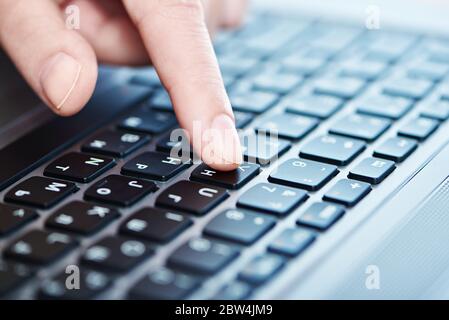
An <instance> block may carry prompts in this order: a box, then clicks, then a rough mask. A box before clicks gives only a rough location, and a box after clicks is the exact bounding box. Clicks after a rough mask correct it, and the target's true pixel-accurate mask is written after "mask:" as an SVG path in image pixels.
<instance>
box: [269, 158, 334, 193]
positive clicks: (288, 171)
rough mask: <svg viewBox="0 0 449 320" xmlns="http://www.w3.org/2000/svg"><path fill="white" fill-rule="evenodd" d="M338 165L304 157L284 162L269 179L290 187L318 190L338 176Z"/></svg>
mask: <svg viewBox="0 0 449 320" xmlns="http://www.w3.org/2000/svg"><path fill="white" fill-rule="evenodd" d="M337 173H338V169H337V167H336V166H333V165H329V164H324V163H319V162H315V161H310V160H303V159H290V160H287V161H285V162H283V163H282V164H281V165H280V166H279V167H277V168H276V169H275V170H273V172H272V173H271V174H270V176H269V177H268V181H270V182H273V183H279V184H283V185H286V186H290V187H296V188H304V189H306V190H312V191H313V190H318V189H320V188H321V187H323V186H324V185H325V184H326V183H327V182H328V181H329V180H330V179H332V178H333V177H334V176H336V175H337Z"/></svg>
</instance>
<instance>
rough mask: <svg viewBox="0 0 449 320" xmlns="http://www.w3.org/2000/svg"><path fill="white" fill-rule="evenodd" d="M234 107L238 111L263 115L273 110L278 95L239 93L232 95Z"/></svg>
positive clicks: (254, 92)
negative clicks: (270, 109)
mask: <svg viewBox="0 0 449 320" xmlns="http://www.w3.org/2000/svg"><path fill="white" fill-rule="evenodd" d="M230 99H231V104H232V107H233V108H234V109H235V110H237V111H245V112H252V113H262V112H265V111H267V110H268V109H269V108H271V107H272V106H273V105H274V104H275V103H276V101H277V100H278V95H277V94H273V93H268V92H256V91H252V92H238V93H231V95H230Z"/></svg>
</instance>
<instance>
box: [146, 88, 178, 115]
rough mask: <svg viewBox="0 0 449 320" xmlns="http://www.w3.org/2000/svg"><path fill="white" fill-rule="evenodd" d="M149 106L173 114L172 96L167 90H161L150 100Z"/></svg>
mask: <svg viewBox="0 0 449 320" xmlns="http://www.w3.org/2000/svg"><path fill="white" fill-rule="evenodd" d="M147 105H148V106H150V107H151V108H153V109H155V110H160V111H168V112H173V105H172V103H171V99H170V96H169V95H168V92H167V91H165V90H159V91H157V92H156V93H155V94H153V95H152V96H151V98H149V99H148V102H147Z"/></svg>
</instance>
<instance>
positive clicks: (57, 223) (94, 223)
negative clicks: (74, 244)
mask: <svg viewBox="0 0 449 320" xmlns="http://www.w3.org/2000/svg"><path fill="white" fill-rule="evenodd" d="M119 216H120V213H119V212H118V211H117V210H115V209H113V208H109V207H103V206H97V205H92V204H89V203H85V202H82V201H73V202H70V203H68V204H66V205H65V206H63V207H61V208H59V209H58V210H57V211H56V212H55V213H53V214H52V215H51V216H50V217H49V218H48V219H47V221H46V223H45V225H46V226H47V227H49V228H55V229H59V230H62V231H65V232H73V233H77V234H81V235H91V234H93V233H95V232H97V231H99V230H101V229H103V228H104V227H106V226H107V225H108V224H110V223H111V222H112V221H114V220H115V219H117V218H118V217H119Z"/></svg>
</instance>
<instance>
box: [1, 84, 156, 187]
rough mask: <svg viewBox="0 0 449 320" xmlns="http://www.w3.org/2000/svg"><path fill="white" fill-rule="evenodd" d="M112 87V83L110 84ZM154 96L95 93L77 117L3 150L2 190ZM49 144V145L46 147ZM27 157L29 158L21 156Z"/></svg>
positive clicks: (122, 87)
mask: <svg viewBox="0 0 449 320" xmlns="http://www.w3.org/2000/svg"><path fill="white" fill-rule="evenodd" d="M106 82H108V83H109V84H111V82H110V81H106ZM150 92H151V89H148V88H146V87H143V86H135V85H129V84H123V83H121V84H119V85H114V86H113V87H112V88H110V89H107V90H106V91H104V90H103V91H102V92H98V93H95V94H94V95H93V97H92V99H90V101H89V103H88V105H87V106H86V107H85V108H84V109H83V110H82V111H81V112H79V113H78V114H77V115H76V116H73V117H55V118H53V120H51V121H48V122H46V123H45V124H44V125H42V126H40V127H39V128H37V129H35V130H32V131H30V132H29V133H27V134H25V135H24V136H23V137H21V138H19V139H17V140H15V141H14V142H13V143H11V144H9V145H8V146H6V147H4V148H3V149H1V150H0V159H2V162H3V163H7V164H8V165H3V166H1V167H0V189H1V190H3V189H5V188H6V187H7V186H9V185H11V184H12V183H14V182H16V181H17V180H19V179H20V178H22V177H24V176H25V175H26V174H27V173H29V172H31V171H32V170H33V169H36V168H37V167H38V166H40V165H41V164H43V163H45V162H46V161H48V159H49V157H54V156H56V155H57V154H59V153H60V152H62V151H63V150H65V149H66V148H67V147H69V146H71V145H72V144H74V143H76V142H78V141H79V140H80V139H81V138H84V137H85V136H86V135H87V134H89V133H90V132H92V131H93V130H95V129H97V128H98V127H99V126H101V125H103V124H106V123H108V122H109V121H110V120H112V118H114V117H116V116H118V115H119V114H120V113H122V112H123V111H124V110H126V109H127V108H129V107H131V106H133V105H135V104H136V103H138V102H140V101H142V100H143V99H145V97H146V96H147V95H148V94H149V93H150ZM44 141H45V143H43V142H44ZM18 155H26V156H18Z"/></svg>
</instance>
